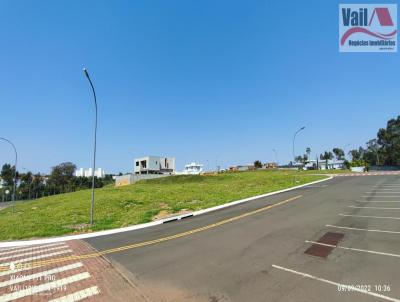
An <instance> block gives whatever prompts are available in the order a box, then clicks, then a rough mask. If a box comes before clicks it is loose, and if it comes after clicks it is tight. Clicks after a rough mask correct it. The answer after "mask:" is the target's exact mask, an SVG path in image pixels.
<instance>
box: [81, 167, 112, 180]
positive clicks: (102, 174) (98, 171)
mask: <svg viewBox="0 0 400 302" xmlns="http://www.w3.org/2000/svg"><path fill="white" fill-rule="evenodd" d="M75 176H76V177H92V176H93V169H92V168H89V169H87V170H84V169H83V168H80V169H77V170H76V171H75ZM94 176H96V177H97V178H104V177H105V176H106V172H105V171H104V170H103V169H102V168H97V169H96V170H95V172H94Z"/></svg>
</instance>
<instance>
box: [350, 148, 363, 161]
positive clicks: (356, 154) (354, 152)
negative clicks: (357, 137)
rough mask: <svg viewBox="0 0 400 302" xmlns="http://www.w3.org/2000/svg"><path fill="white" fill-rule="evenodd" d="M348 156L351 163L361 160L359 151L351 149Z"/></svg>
mask: <svg viewBox="0 0 400 302" xmlns="http://www.w3.org/2000/svg"><path fill="white" fill-rule="evenodd" d="M349 155H351V160H352V161H356V160H360V159H361V155H362V154H361V152H360V150H357V149H353V150H350V151H349Z"/></svg>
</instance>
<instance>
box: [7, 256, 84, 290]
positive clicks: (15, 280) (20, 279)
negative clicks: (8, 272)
mask: <svg viewBox="0 0 400 302" xmlns="http://www.w3.org/2000/svg"><path fill="white" fill-rule="evenodd" d="M82 266H83V264H82V262H77V263H73V264H69V265H65V266H62V267H57V268H54V269H51V270H48V271H43V272H39V273H36V274H32V275H21V276H19V275H17V274H16V275H15V278H10V280H7V281H4V282H0V288H1V287H4V286H9V285H13V284H17V283H21V282H24V281H28V280H33V279H37V280H43V279H44V278H45V277H46V276H49V275H53V274H57V273H61V272H65V271H68V270H71V269H75V268H78V267H82Z"/></svg>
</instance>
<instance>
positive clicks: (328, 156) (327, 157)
mask: <svg viewBox="0 0 400 302" xmlns="http://www.w3.org/2000/svg"><path fill="white" fill-rule="evenodd" d="M319 158H320V159H321V160H325V167H326V169H328V161H329V160H330V159H332V158H333V154H332V152H330V151H325V152H324V153H323V154H320V156H319Z"/></svg>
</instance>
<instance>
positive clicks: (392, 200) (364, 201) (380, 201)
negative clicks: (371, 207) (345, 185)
mask: <svg viewBox="0 0 400 302" xmlns="http://www.w3.org/2000/svg"><path fill="white" fill-rule="evenodd" d="M355 202H400V200H356V201H355Z"/></svg>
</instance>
